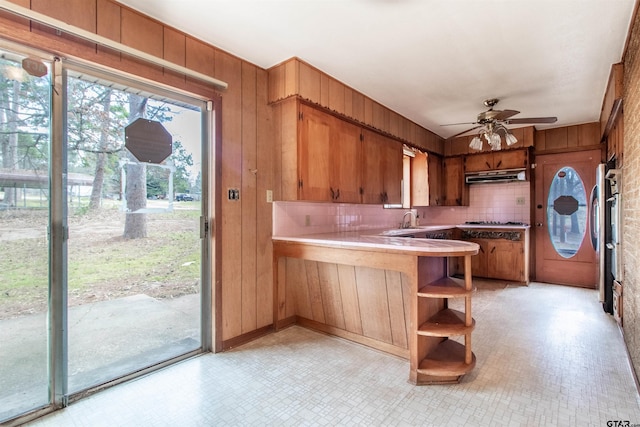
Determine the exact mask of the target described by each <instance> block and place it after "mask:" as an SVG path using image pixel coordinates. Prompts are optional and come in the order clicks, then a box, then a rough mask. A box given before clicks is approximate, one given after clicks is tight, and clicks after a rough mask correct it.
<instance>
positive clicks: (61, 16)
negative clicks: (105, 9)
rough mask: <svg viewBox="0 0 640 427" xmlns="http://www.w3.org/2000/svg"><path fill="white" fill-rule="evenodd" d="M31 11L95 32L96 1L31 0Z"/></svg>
mask: <svg viewBox="0 0 640 427" xmlns="http://www.w3.org/2000/svg"><path fill="white" fill-rule="evenodd" d="M27 7H28V6H27ZM31 10H33V11H35V12H38V13H42V14H44V15H47V16H50V17H52V18H55V19H58V20H60V21H62V22H65V23H67V24H70V25H74V26H76V27H79V28H82V29H83V30H86V31H91V32H92V33H95V32H96V0H31Z"/></svg>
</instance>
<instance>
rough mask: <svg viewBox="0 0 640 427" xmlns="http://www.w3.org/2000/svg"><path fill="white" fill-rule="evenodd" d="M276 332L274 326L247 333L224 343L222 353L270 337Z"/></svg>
mask: <svg viewBox="0 0 640 427" xmlns="http://www.w3.org/2000/svg"><path fill="white" fill-rule="evenodd" d="M273 331H274V327H273V325H269V326H265V327H263V328H260V329H256V330H253V331H251V332H247V333H245V334H242V335H238V336H237V337H233V338H230V339H228V340H224V341H222V346H221V350H220V351H226V350H229V349H232V348H234V347H238V346H240V345H242V344H246V343H248V342H250V341H253V340H255V339H257V338H260V337H262V336H265V335H268V334H270V333H272V332H273Z"/></svg>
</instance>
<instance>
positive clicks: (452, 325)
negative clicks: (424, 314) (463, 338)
mask: <svg viewBox="0 0 640 427" xmlns="http://www.w3.org/2000/svg"><path fill="white" fill-rule="evenodd" d="M475 326H476V321H475V319H471V325H468V326H467V325H465V314H464V313H462V312H460V311H458V310H453V309H450V308H447V309H445V310H442V311H439V312H438V313H436V314H435V315H434V316H432V317H431V318H430V319H429V320H427V321H426V322H425V323H423V324H422V325H420V327H419V328H418V335H424V336H428V337H449V336H456V335H465V334H467V333H470V332H471V331H472V330H473V329H474V328H475Z"/></svg>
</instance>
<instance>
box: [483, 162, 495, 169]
mask: <svg viewBox="0 0 640 427" xmlns="http://www.w3.org/2000/svg"><path fill="white" fill-rule="evenodd" d="M484 164H485V165H487V167H488V168H489V169H493V168H492V167H491V165H490V164H489V162H484Z"/></svg>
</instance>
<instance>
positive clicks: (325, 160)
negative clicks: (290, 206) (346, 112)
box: [298, 105, 333, 201]
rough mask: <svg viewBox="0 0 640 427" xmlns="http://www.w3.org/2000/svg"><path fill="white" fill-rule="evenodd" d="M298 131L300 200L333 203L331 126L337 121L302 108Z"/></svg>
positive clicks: (308, 108)
mask: <svg viewBox="0 0 640 427" xmlns="http://www.w3.org/2000/svg"><path fill="white" fill-rule="evenodd" d="M300 113H301V119H300V120H299V123H298V125H299V127H298V176H299V181H298V200H314V201H332V194H331V190H330V187H331V157H332V153H331V125H332V124H333V123H332V120H331V119H333V117H332V116H329V115H328V114H324V113H322V112H320V111H317V110H315V109H313V108H310V107H307V106H306V105H301V106H300Z"/></svg>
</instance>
